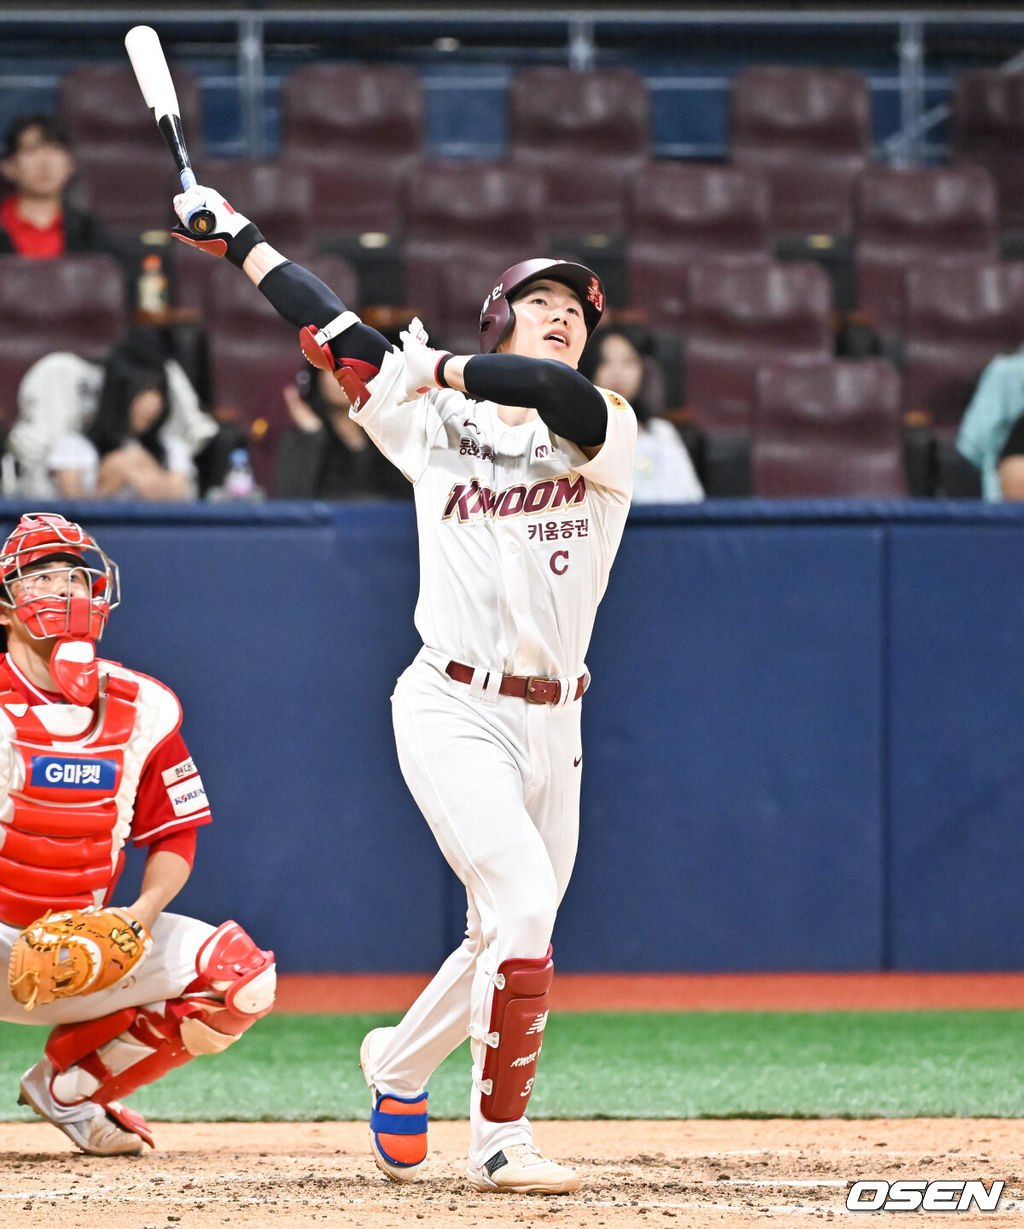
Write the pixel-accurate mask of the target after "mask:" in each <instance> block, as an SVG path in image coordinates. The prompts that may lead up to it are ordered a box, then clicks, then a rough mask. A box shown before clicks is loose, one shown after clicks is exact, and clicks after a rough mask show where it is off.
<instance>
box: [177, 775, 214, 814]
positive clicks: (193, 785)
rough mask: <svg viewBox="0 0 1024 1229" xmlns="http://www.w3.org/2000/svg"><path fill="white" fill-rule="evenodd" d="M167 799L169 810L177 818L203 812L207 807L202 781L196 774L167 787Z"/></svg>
mask: <svg viewBox="0 0 1024 1229" xmlns="http://www.w3.org/2000/svg"><path fill="white" fill-rule="evenodd" d="M167 797H168V798H169V799H170V801H171V808H172V810H173V811H174V814H175V815H177V816H178V817H179V818H184V817H185V816H186V815H194V814H195V812H196V811H205V810H206V809H207V808H208V807H209V805H210V804H209V802H208V801H207V798H206V789H205V788H204V786H203V779H202V777H200V775H199V774H198V773H196V774H195V775H194V776H191V777H189V778H188V780H186V781H182V782H181V783H180V784H178V785H173V786H170V787H168V790H167Z"/></svg>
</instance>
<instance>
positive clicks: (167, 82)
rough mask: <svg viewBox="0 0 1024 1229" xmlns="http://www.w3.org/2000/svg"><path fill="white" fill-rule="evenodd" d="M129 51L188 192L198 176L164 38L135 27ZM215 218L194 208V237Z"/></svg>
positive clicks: (189, 221) (191, 218) (206, 229)
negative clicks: (169, 66) (162, 41)
mask: <svg viewBox="0 0 1024 1229" xmlns="http://www.w3.org/2000/svg"><path fill="white" fill-rule="evenodd" d="M124 45H125V50H126V51H127V52H128V58H129V60H131V62H132V68H133V69H134V70H135V79H136V80H137V81H138V83H139V89H140V90H141V91H142V97H143V99H144V101H145V103H146V106H147V107H149V108H150V109H151V110H152V112H153V118H154V119H155V120H156V124H157V127H158V128H159V129H160V131H161V132H162V133H163V137H164V140H165V141H166V142H167V148H168V149H169V150H170V151H171V155H172V157H173V158H174V164H175V166H176V167H177V168H178V174H179V176H180V177H181V186H182V188H184V189H185V190H186V191H188V189H189V188H194V187H195V184H196V177H195V174H194V173H193V171H192V163H191V161H190V159H189V156H188V148H187V147H186V145H185V134H184V132H183V131H182V127H181V110H180V108H179V107H178V95H177V94H176V93H175V90H174V82H173V81H172V80H171V72H170V69H169V68H168V67H167V60H166V59H165V58H164V49H163V47H161V46H160V38H159V36H158V34H157V32H156V31H155V30H154V29H153V28H152V27H151V26H132V28H131V29H130V30H129V31H128V33H127V34H126V35H125V36H124ZM214 223H215V218H214V214H213V211H212V210H210V209H203V208H199V209H193V210H192V211H191V213H189V215H188V218H187V225H188V228H189V230H190V231H191V232H192V233H193V234H194V235H205V234H208V233H209V232H210V231H211V230H213V227H214Z"/></svg>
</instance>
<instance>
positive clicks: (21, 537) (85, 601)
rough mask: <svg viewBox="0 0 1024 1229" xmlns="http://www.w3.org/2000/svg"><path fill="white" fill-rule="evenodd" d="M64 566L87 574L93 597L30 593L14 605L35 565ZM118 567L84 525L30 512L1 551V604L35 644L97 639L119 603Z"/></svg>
mask: <svg viewBox="0 0 1024 1229" xmlns="http://www.w3.org/2000/svg"><path fill="white" fill-rule="evenodd" d="M39 563H65V564H69V565H71V566H72V567H74V568H75V569H77V570H79V571H81V572H83V573H84V574H85V576H86V578H87V583H88V585H89V591H90V596H89V597H82V596H73V595H72V592H71V589H70V586H68V587H66V588H65V591H64V593H58V592H53V593H48V594H46V595H36V594H33V593H26V594H24V595H22V596H20V597H19V598H18V600H15V598H14V595H13V594H12V592H11V585H12V583H13V582H15V581H17V580H20V579H22V578H23V576H24V572H25V569H26V568H28V567H29V566H30V565H32V564H39ZM120 600H121V583H120V577H119V575H118V570H117V564H116V563H114V561H113V560H112V559H110V558H109V557H108V556H107V555H106V554H105V553H104V552H103V551H102V550H100V548H99V546H98V545H97V544H96V541H95V539H94V538H92V537H91V536H90V535H89V534H88V533H86V531H85V530H84V529H83V528H82V527H81V525H76V524H75V522H74V521H69V520H66V519H65V518H64V517H63V516H60V515H59V514H58V513H54V512H27V513H25V515H24V516H23V517H22V518H21V520H20V521H19V522H18V525H17V528H16V529H15V530H14V532H13V533H12V534H11V535H10V537H9V538H8V539H7V541H6V542H5V543H4V544H3V546H2V547H0V605H3V606H6V607H7V609H8V610H12V611H13V612H14V614H15V615H16V616H17V618H18V619H20V620H21V622H22V623H24V624H25V626H26V628H27V629H28V632H29V635H30V636H33V637H34V638H35V639H36V640H45V639H47V638H48V637H50V636H84V637H87V638H88V639H90V640H99V638H100V637H101V636H102V635H103V629H104V627H105V626H106V623H107V618H108V617H109V615H110V612H111V611H112V610H113V609H114V608H115V607H116V606H118V605H119V604H120Z"/></svg>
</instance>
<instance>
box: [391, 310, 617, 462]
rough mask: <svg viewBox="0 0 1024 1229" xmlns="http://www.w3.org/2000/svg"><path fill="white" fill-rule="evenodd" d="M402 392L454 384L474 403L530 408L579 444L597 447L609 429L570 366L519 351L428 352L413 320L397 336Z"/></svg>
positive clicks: (590, 389) (597, 401) (602, 407)
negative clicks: (403, 377) (402, 372)
mask: <svg viewBox="0 0 1024 1229" xmlns="http://www.w3.org/2000/svg"><path fill="white" fill-rule="evenodd" d="M401 336H402V352H403V357H404V359H405V365H406V396H407V397H408V398H412V397H415V396H418V395H419V394H421V393H426V392H430V391H431V390H432V389H435V388H455V389H458V391H459V392H463V393H467V394H468V395H469V396H470V397H475V398H476V399H477V400H478V401H496V402H497V403H498V404H499V405H525V406H530V407H531V408H532V409H535V410H536V411H537V413H538V414H539V415H540V417H541V419H542V420H543V422H544V424H545V426H547V427H549V428H550V429H551V430H552V431H553V432H554V433H555V434H556V435H560V436H562V438H563V439H567V440H572V441H573V443H575V444H578V445H579V446H580V447H581V448H600V447H601V445H602V444H603V443H604V441H605V436H606V434H607V430H608V407H607V406H606V404H605V400H604V397H603V396H602V395H601V393H600V392H598V390H597V389H596V388H595V387H594V385H593V384H591V382H590V381H589V380H588V379H587V378H586V376H584V375H581V374H580V373H579V372H578V371H577V370H576V369H575V368H574V367H569V366H568V365H567V364H565V363H559V362H557V361H556V360H554V359H543V358H527V357H525V356H523V355H520V354H472V355H469V354H448V353H447V352H445V351H443V350H433V349H431V348H430V346H429V345H428V344H427V336H426V333H425V332H424V331H423V326H422V325H421V324H420V322H419V321H418V320H413V322H412V323H411V324H410V325H409V329H408V331H407V332H404V333H403V334H402V335H401Z"/></svg>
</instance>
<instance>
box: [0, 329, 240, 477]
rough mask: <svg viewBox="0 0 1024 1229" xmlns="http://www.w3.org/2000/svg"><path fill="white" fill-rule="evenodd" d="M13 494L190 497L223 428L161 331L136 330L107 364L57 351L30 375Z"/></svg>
mask: <svg viewBox="0 0 1024 1229" xmlns="http://www.w3.org/2000/svg"><path fill="white" fill-rule="evenodd" d="M18 407H19V412H18V417H17V419H16V421H15V423H14V426H13V427H12V429H11V434H10V439H9V445H8V446H9V452H10V455H11V457H12V458H13V459H14V462H15V465H16V468H17V473H16V474H14V475H11V474H10V473H8V474H6V475H5V493H8V494H14V493H17V494H19V495H27V496H35V497H53V496H64V497H65V498H79V497H81V498H93V499H139V500H189V499H195V498H196V497H197V496H198V494H199V491H198V474H197V470H196V457H197V455H198V454H200V453H201V452H202V451H203V449H204V448H206V447H208V446H210V445H211V442H212V441H214V439H215V437H216V436H217V434H218V426H217V423H216V422H215V421H214V420H213V419H212V418H211V417H210V416H209V415H208V414H206V413H204V411H203V410H202V409H201V408H200V405H199V398H198V396H197V395H196V393H195V390H194V389H193V388H192V385H191V384H190V383H189V381H188V377H187V376H186V375H185V373H184V371H183V370H182V369H181V367H180V366H179V365H178V364H177V363H176V362H174V361H173V360H168V359H167V358H166V355H165V352H164V348H163V343H162V342H161V340H160V337H159V333H158V332H157V331H155V330H150V329H142V328H138V329H133V330H131V331H130V332H129V333H128V335H127V336H126V337H125V338H124V339H123V340H122V341H121V342H119V343H118V344H117V345H116V346H115V347H114V349H113V351H112V353H111V354H110V357H109V358H108V360H107V361H106V363H92V362H89V361H88V360H86V359H83V358H80V357H79V356H78V355H75V354H68V353H55V354H49V355H47V356H46V357H45V358H42V359H40V360H39V361H38V362H37V363H35V364H33V366H32V367H30V368H29V370H28V372H26V374H25V377H24V379H23V380H22V382H21V386H20V388H19V390H18Z"/></svg>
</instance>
